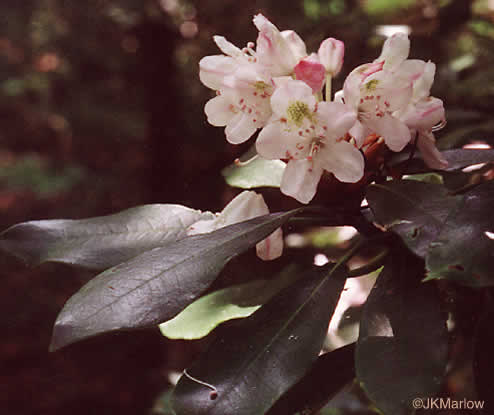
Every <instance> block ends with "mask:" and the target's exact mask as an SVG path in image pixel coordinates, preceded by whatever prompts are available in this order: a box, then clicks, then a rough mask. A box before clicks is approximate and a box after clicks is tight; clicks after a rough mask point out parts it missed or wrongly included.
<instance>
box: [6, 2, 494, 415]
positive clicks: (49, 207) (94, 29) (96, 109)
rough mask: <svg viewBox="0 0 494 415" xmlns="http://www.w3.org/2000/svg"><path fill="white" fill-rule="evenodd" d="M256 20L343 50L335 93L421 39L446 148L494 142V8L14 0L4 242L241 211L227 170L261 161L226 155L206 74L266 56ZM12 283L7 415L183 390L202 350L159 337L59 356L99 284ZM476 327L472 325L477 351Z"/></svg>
mask: <svg viewBox="0 0 494 415" xmlns="http://www.w3.org/2000/svg"><path fill="white" fill-rule="evenodd" d="M259 12H261V13H263V14H264V15H265V16H266V17H268V18H269V19H270V20H271V21H272V22H274V23H275V24H276V25H277V26H278V27H279V28H280V29H281V30H284V29H293V30H295V31H297V32H298V33H299V34H300V35H301V36H302V38H303V39H304V40H305V41H306V43H307V46H308V50H310V51H314V50H317V48H318V46H319V43H320V42H321V41H322V40H323V39H325V38H326V37H330V36H331V37H335V38H338V39H341V40H343V41H344V42H345V45H346V50H345V64H344V67H343V71H342V75H341V76H340V78H338V79H337V80H335V84H336V85H335V87H336V88H339V87H341V85H342V82H343V80H344V75H345V74H347V73H348V72H349V71H350V70H351V69H352V68H353V67H355V66H356V65H359V64H361V63H365V62H368V61H371V60H373V59H374V58H375V57H377V56H378V55H379V53H380V48H381V46H382V43H383V41H384V39H385V37H384V36H383V33H387V31H388V30H390V29H392V28H390V25H404V26H406V28H407V30H409V31H410V37H411V40H412V50H411V57H412V58H419V59H424V60H432V61H433V62H435V63H436V64H437V72H436V82H435V84H434V88H433V95H435V96H438V97H440V98H441V99H443V100H444V102H445V107H446V111H447V118H448V126H447V127H446V128H445V129H444V130H443V131H441V132H440V133H439V134H438V139H439V146H440V147H441V148H443V149H446V148H451V147H458V146H462V145H465V144H468V143H471V142H476V143H484V144H487V145H488V144H492V142H493V141H494V140H493V137H494V134H493V131H494V121H493V120H492V117H491V113H492V110H493V109H494V106H493V105H492V103H491V102H492V99H493V98H494V82H493V81H494V71H493V70H492V69H491V68H492V65H493V64H494V1H492V0H348V1H344V0H284V1H283V3H282V4H280V2H279V1H275V0H257V1H251V2H239V1H236V0H208V1H207V2H206V1H204V0H202V1H200V0H195V1H194V0H142V1H132V0H88V1H86V2H78V1H75V0H22V1H19V0H3V1H2V2H0V225H1V226H0V228H1V229H5V228H7V227H8V226H10V225H13V224H14V223H17V222H21V221H26V220H31V219H48V218H81V217H89V216H96V215H102V214H108V213H112V212H116V211H118V210H121V209H124V208H127V207H130V206H135V205H138V204H143V203H181V204H184V205H187V206H191V207H195V208H200V209H208V210H214V211H218V210H220V209H221V208H222V207H223V206H224V205H225V203H226V202H227V201H229V200H230V199H231V198H232V196H233V195H234V191H233V190H231V189H228V188H227V187H226V185H225V184H224V182H223V179H222V177H221V174H220V170H221V169H222V168H223V167H224V166H226V165H227V164H229V163H231V161H232V160H233V159H234V158H236V157H238V156H239V155H240V154H242V153H243V152H244V151H245V150H246V149H247V148H248V145H247V146H246V145H241V146H231V145H228V144H227V143H226V141H225V139H224V136H223V130H222V129H221V128H214V127H212V126H210V125H208V124H207V122H206V120H205V116H204V115H203V106H204V103H205V102H206V101H207V100H208V99H209V98H210V97H211V96H212V95H213V93H212V91H210V90H208V89H207V88H206V87H204V86H203V85H202V84H201V83H200V82H199V79H198V62H199V60H200V59H201V57H203V56H205V55H210V54H217V53H218V50H217V49H216V46H215V45H214V43H213V41H212V39H211V37H212V35H214V34H221V35H224V36H226V37H227V38H228V39H229V40H230V41H232V42H233V43H235V44H236V45H238V46H244V45H245V44H246V43H247V42H248V41H255V39H256V36H257V32H256V29H255V27H254V26H253V25H252V16H253V15H254V14H256V13H259ZM266 196H267V198H268V204H270V205H271V206H274V207H275V208H281V207H283V206H284V205H286V204H289V203H291V202H290V201H288V200H286V199H285V198H281V197H280V196H279V194H278V192H277V191H268V192H267V193H266ZM0 273H1V281H2V283H3V286H2V290H1V294H0V296H1V298H0V310H1V311H2V318H1V320H0V321H1V323H0V324H1V325H2V328H3V332H4V333H6V336H5V335H4V338H3V340H2V342H0V367H1V368H2V370H1V371H0V409H3V408H5V409H4V410H2V413H5V414H9V415H10V414H14V415H15V414H62V413H71V414H89V413H91V414H103V413H105V414H113V413H119V414H147V413H149V412H150V410H151V408H152V406H153V401H154V399H155V398H156V397H157V396H158V394H159V392H161V391H162V390H163V389H165V386H166V384H167V382H168V381H167V374H168V372H169V371H170V370H172V369H176V370H181V369H182V368H183V365H184V364H185V362H187V361H188V360H190V358H191V357H193V356H194V355H195V354H196V353H197V350H198V349H199V348H200V346H201V342H197V343H188V344H185V343H182V342H171V341H168V340H166V339H164V338H162V337H161V336H160V334H159V332H158V330H157V329H156V330H154V331H153V330H149V331H144V332H142V333H141V332H139V333H132V334H120V335H112V336H104V337H103V338H98V339H93V340H89V341H86V342H83V343H82V344H77V345H74V346H70V347H68V348H67V349H66V350H62V351H60V352H57V353H55V354H49V353H48V352H47V347H48V344H49V338H50V334H51V326H52V324H53V321H54V319H55V316H56V314H57V312H58V311H59V310H60V308H61V306H62V305H63V303H64V302H65V301H66V300H67V298H68V297H69V296H70V295H71V294H72V293H73V292H74V291H76V290H77V289H78V288H79V287H80V286H81V284H82V283H84V282H85V281H87V280H88V279H89V278H90V277H91V276H92V274H90V273H88V272H83V271H77V270H76V271H74V270H72V269H70V268H68V267H66V266H63V265H58V264H45V265H43V266H41V267H38V268H36V269H29V268H26V267H24V265H23V264H21V263H19V262H18V261H16V260H15V259H12V258H8V257H5V256H3V255H2V256H0ZM465 301H466V304H467V305H468V301H467V300H465ZM459 306H462V305H459ZM463 306H465V305H463ZM470 323H471V322H470V321H465V322H461V321H460V322H458V324H459V325H460V326H461V325H463V326H464V331H463V333H466V334H467V335H468V330H470V331H472V330H473V328H471V324H470ZM459 343H461V342H456V346H455V347H457V348H460V349H459V350H460V352H462V351H464V350H465V349H466V347H467V346H465V345H463V346H462V344H459ZM462 347H463V349H462ZM460 352H458V355H462V353H460ZM462 365H463V363H462V362H459V365H458V367H462ZM465 365H466V364H465ZM465 367H466V366H465ZM469 376H470V372H469V371H468V370H467V369H465V371H461V370H460V371H459V372H458V373H453V374H452V375H451V376H450V377H449V380H448V385H447V386H446V387H447V388H449V389H448V390H450V391H453V390H454V391H456V392H458V391H462V392H463V396H465V394H469V393H472V392H471V391H470V386H469V385H470V383H471V381H470V380H469ZM359 410H360V409H355V411H352V410H351V409H347V410H345V412H341V413H365V412H358V411H359Z"/></svg>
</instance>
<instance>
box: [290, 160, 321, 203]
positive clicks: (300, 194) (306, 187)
mask: <svg viewBox="0 0 494 415" xmlns="http://www.w3.org/2000/svg"><path fill="white" fill-rule="evenodd" d="M322 172H323V170H322V168H321V167H318V166H315V165H314V163H312V162H310V161H309V160H307V159H303V160H290V161H289V162H288V164H287V166H286V168H285V171H284V173H283V177H282V179H281V186H280V189H281V192H282V193H283V194H285V195H287V196H291V197H293V198H295V199H297V200H298V201H299V202H301V203H309V202H310V201H311V200H312V199H313V197H314V195H315V194H316V190H317V185H318V184H319V180H320V179H321V175H322Z"/></svg>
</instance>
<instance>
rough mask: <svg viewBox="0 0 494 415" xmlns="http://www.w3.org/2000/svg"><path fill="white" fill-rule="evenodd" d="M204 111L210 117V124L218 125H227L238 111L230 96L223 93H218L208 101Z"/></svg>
mask: <svg viewBox="0 0 494 415" xmlns="http://www.w3.org/2000/svg"><path fill="white" fill-rule="evenodd" d="M204 112H205V113H206V115H207V117H208V122H209V124H211V125H215V126H217V127H222V126H224V125H227V124H228V123H229V122H230V120H231V119H232V118H233V117H234V116H235V114H236V113H237V111H236V110H235V108H234V106H233V105H232V100H231V99H230V97H229V96H223V95H218V96H216V97H214V98H211V99H210V100H209V101H208V102H206V105H205V106H204Z"/></svg>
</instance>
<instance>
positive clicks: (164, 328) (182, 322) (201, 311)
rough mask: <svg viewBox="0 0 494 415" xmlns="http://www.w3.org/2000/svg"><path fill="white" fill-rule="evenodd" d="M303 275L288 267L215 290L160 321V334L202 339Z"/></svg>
mask: <svg viewBox="0 0 494 415" xmlns="http://www.w3.org/2000/svg"><path fill="white" fill-rule="evenodd" d="M299 274H300V270H299V269H298V267H296V266H291V267H288V269H285V270H283V271H282V272H281V273H280V275H279V276H277V277H275V278H272V279H269V280H255V281H251V282H248V283H245V284H240V285H234V286H231V287H227V288H223V289H221V290H218V291H214V292H212V293H210V294H207V295H205V296H204V297H201V298H199V299H198V300H196V301H194V302H193V303H192V304H190V305H189V306H187V307H186V308H185V309H184V310H182V311H181V312H180V313H179V314H178V315H176V316H175V317H174V318H172V319H171V320H168V321H167V322H165V323H162V324H160V330H161V333H162V334H163V335H164V336H166V337H168V338H170V339H186V340H192V339H199V338H201V337H204V336H207V335H208V334H209V333H210V332H211V331H212V330H213V329H214V328H215V327H216V326H218V325H219V324H221V323H223V322H225V321H228V320H233V319H235V318H243V317H248V316H250V315H251V314H253V313H254V312H255V311H256V310H257V309H259V308H260V307H261V305H262V304H264V303H266V302H268V301H269V300H270V299H271V297H273V296H274V295H275V294H277V293H278V292H279V291H281V290H282V289H283V288H285V287H287V286H288V285H290V284H291V283H293V282H294V281H295V280H296V279H297V278H298V277H299Z"/></svg>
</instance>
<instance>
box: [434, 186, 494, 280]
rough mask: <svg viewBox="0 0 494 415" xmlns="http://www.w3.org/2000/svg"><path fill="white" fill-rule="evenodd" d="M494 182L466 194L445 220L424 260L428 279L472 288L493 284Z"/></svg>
mask: <svg viewBox="0 0 494 415" xmlns="http://www.w3.org/2000/svg"><path fill="white" fill-rule="evenodd" d="M493 206H494V182H487V183H485V184H482V185H479V186H477V187H475V188H474V189H472V190H470V191H469V192H467V193H465V195H464V196H463V197H462V200H461V202H460V203H458V204H457V206H456V207H455V208H454V209H453V210H452V211H451V213H450V214H449V215H448V217H447V218H446V220H445V223H444V226H443V227H442V228H441V231H440V233H439V234H438V236H437V238H435V239H434V241H433V243H432V244H431V246H430V249H429V253H428V255H427V258H426V267H427V269H428V279H434V278H448V279H453V280H457V281H459V282H461V283H464V284H467V285H474V286H486V285H493V284H494V275H493V273H492V260H493V259H494V240H493V238H494V216H493V215H492V207H493Z"/></svg>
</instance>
